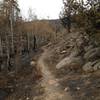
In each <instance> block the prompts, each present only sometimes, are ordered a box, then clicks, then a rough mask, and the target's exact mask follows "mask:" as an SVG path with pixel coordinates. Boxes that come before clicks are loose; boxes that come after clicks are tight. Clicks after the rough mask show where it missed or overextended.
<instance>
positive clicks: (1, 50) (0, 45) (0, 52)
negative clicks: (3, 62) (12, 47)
mask: <svg viewBox="0 0 100 100" xmlns="http://www.w3.org/2000/svg"><path fill="white" fill-rule="evenodd" d="M0 56H1V57H2V56H3V48H2V40H1V37H0Z"/></svg>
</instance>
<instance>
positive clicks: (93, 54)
mask: <svg viewBox="0 0 100 100" xmlns="http://www.w3.org/2000/svg"><path fill="white" fill-rule="evenodd" d="M99 56H100V48H99V47H98V48H93V49H91V50H89V51H88V52H86V53H85V55H84V59H86V60H87V61H89V60H91V59H96V58H97V57H99Z"/></svg>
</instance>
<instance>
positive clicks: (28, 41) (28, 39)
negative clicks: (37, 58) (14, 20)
mask: <svg viewBox="0 0 100 100" xmlns="http://www.w3.org/2000/svg"><path fill="white" fill-rule="evenodd" d="M27 49H28V52H29V50H30V36H29V33H27Z"/></svg>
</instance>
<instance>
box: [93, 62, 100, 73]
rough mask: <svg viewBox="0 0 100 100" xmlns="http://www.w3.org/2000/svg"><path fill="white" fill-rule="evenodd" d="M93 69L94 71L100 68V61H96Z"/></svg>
mask: <svg viewBox="0 0 100 100" xmlns="http://www.w3.org/2000/svg"><path fill="white" fill-rule="evenodd" d="M93 69H94V71H97V70H99V69H100V62H98V63H96V64H95V65H94V66H93Z"/></svg>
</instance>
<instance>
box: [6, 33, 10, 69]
mask: <svg viewBox="0 0 100 100" xmlns="http://www.w3.org/2000/svg"><path fill="white" fill-rule="evenodd" d="M6 49H7V71H8V67H9V61H10V51H9V41H8V36H7V35H6Z"/></svg>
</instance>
